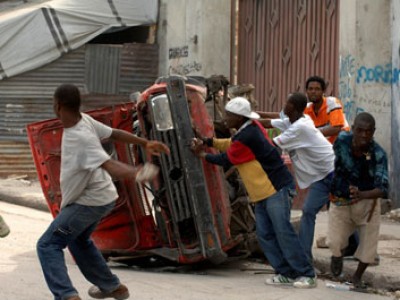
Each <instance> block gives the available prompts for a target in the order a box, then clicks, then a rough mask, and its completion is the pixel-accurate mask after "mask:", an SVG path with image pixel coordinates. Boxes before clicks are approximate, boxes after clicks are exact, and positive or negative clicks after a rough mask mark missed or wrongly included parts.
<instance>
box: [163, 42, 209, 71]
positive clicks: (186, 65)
mask: <svg viewBox="0 0 400 300" xmlns="http://www.w3.org/2000/svg"><path fill="white" fill-rule="evenodd" d="M168 52H169V59H170V61H171V62H170V66H169V68H168V75H182V76H186V75H188V74H190V73H194V72H200V71H201V70H202V69H203V65H202V64H201V63H199V62H197V61H191V62H190V61H189V62H187V58H188V57H189V46H183V47H173V48H169V51H168ZM181 58H184V61H185V62H182V61H181Z"/></svg>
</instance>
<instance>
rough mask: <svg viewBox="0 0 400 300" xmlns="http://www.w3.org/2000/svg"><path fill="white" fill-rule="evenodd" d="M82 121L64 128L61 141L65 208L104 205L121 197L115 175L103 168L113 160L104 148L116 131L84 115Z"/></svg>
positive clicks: (62, 193)
mask: <svg viewBox="0 0 400 300" xmlns="http://www.w3.org/2000/svg"><path fill="white" fill-rule="evenodd" d="M81 116H82V118H81V120H80V121H79V122H78V123H77V124H76V125H75V126H74V127H70V128H64V132H63V136H62V140H61V175H60V186H61V195H62V201H61V208H63V207H65V206H67V205H68V204H71V203H78V204H81V205H87V206H101V205H106V204H109V203H111V202H113V201H114V200H115V199H117V198H118V193H117V190H116V188H115V186H114V184H113V182H112V179H111V176H110V175H109V174H108V172H107V171H106V170H104V169H103V168H101V167H100V166H101V165H102V164H103V163H104V162H106V161H107V160H109V159H110V156H109V155H108V154H107V152H106V151H105V150H104V149H103V147H102V146H101V140H102V139H106V138H109V137H110V136H111V133H112V128H110V127H108V126H106V125H104V124H103V123H101V122H98V121H96V120H94V119H93V118H92V117H90V116H89V115H87V114H84V113H81Z"/></svg>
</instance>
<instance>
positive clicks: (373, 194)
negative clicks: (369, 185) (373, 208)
mask: <svg viewBox="0 0 400 300" xmlns="http://www.w3.org/2000/svg"><path fill="white" fill-rule="evenodd" d="M384 195H385V194H384V192H383V191H382V190H381V189H378V188H374V189H373V190H369V191H359V190H358V187H356V186H350V198H351V199H355V200H362V199H376V198H382V197H384Z"/></svg>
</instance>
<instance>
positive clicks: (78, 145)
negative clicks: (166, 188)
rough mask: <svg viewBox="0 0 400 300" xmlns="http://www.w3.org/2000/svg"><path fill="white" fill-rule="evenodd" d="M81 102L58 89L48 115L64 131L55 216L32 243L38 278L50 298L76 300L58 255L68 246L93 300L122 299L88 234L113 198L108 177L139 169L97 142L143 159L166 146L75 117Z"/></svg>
mask: <svg viewBox="0 0 400 300" xmlns="http://www.w3.org/2000/svg"><path fill="white" fill-rule="evenodd" d="M80 104H81V97H80V93H79V90H78V88H77V87H76V86H74V85H69V84H64V85H61V86H59V87H58V88H57V89H56V91H55V93H54V112H55V114H56V115H57V117H58V118H59V119H60V121H61V123H62V125H63V127H64V132H63V136H62V141H61V174H60V186H61V195H62V202H61V211H60V213H59V214H58V215H57V216H56V218H55V219H54V220H53V222H52V223H51V224H50V226H49V228H48V229H47V230H46V232H45V233H44V234H43V235H42V237H41V238H40V239H39V241H38V243H37V253H38V257H39V260H40V263H41V266H42V270H43V274H44V277H45V279H46V282H47V285H48V287H49V289H50V291H51V292H52V293H53V295H54V298H55V299H59V300H80V299H81V298H80V297H79V295H78V292H77V290H76V289H75V288H74V287H73V285H72V282H71V280H70V278H69V276H68V273H67V267H66V265H65V260H64V254H63V250H64V249H65V248H66V247H68V248H69V250H70V252H71V253H72V255H73V257H74V259H75V262H76V264H77V265H78V266H79V269H80V271H81V272H82V274H83V275H84V276H85V278H86V279H87V280H88V281H89V282H91V283H92V284H94V286H92V287H91V288H90V289H89V295H90V296H91V297H93V298H96V299H104V298H115V299H128V298H129V291H128V288H127V287H126V286H125V285H123V284H121V283H120V281H119V279H118V277H117V276H116V275H114V274H112V273H111V270H110V268H109V267H108V266H107V263H106V261H105V259H104V258H103V256H102V254H101V253H100V251H99V250H98V249H97V248H96V246H95V245H94V243H93V241H92V240H91V239H90V235H91V234H92V232H93V231H94V230H95V229H96V226H97V224H98V223H99V222H100V220H101V219H102V218H103V217H104V216H105V215H107V214H108V213H109V212H110V211H111V210H112V209H113V207H114V205H115V201H116V199H117V198H118V194H117V190H116V188H115V186H114V184H113V181H112V179H111V176H112V177H114V178H135V177H136V176H137V175H138V174H140V172H141V171H142V168H141V167H134V166H132V165H128V164H124V163H122V162H119V161H116V160H114V159H112V158H111V157H110V156H109V155H108V154H107V152H106V151H105V150H104V149H103V147H102V145H101V140H103V139H108V138H109V139H112V140H118V141H121V142H125V143H131V144H137V145H140V146H142V147H144V148H145V149H146V151H147V153H149V154H153V155H160V153H167V154H168V153H169V149H168V147H167V146H166V145H164V144H162V143H159V142H156V141H148V140H146V139H143V138H140V137H137V136H135V135H133V134H131V133H128V132H126V131H123V130H119V129H113V128H111V127H108V126H106V125H104V124H102V123H100V122H98V121H96V120H94V119H93V118H92V117H90V116H89V115H87V114H84V113H81V112H80Z"/></svg>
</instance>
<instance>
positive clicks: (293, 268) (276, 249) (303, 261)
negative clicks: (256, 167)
mask: <svg viewBox="0 0 400 300" xmlns="http://www.w3.org/2000/svg"><path fill="white" fill-rule="evenodd" d="M290 207H291V205H290V199H289V189H288V188H287V187H286V188H283V189H281V190H280V191H278V192H276V193H275V194H274V195H272V196H270V197H268V198H266V199H265V200H262V201H260V202H257V203H256V205H255V215H256V229H257V230H256V232H257V238H258V241H259V243H260V246H261V248H262V250H263V252H264V254H265V256H266V257H267V259H268V262H269V264H270V265H271V266H272V267H273V268H274V269H275V272H277V273H278V274H282V275H283V276H286V277H289V278H297V277H299V276H306V277H314V276H315V272H314V268H313V267H312V265H311V264H310V262H309V261H308V259H307V256H306V254H305V253H304V250H303V248H302V246H301V244H300V241H299V238H298V236H297V234H296V232H295V230H294V229H293V226H292V224H291V223H290Z"/></svg>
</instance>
